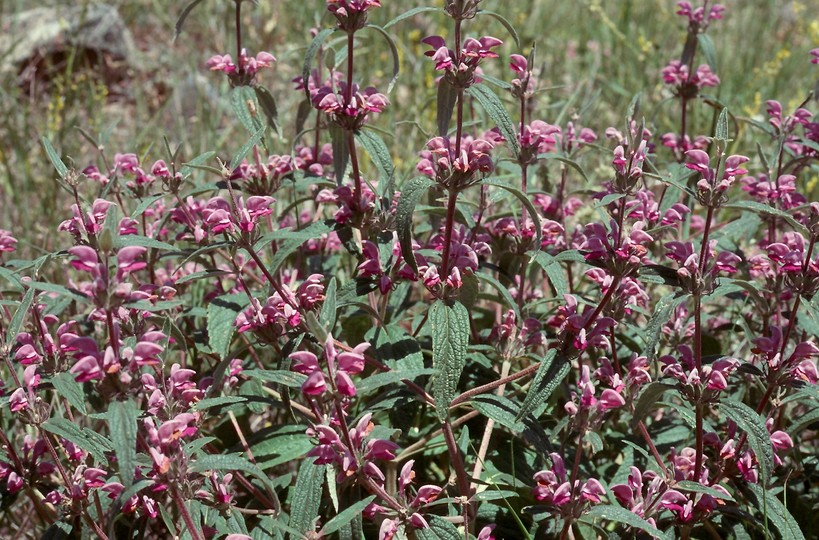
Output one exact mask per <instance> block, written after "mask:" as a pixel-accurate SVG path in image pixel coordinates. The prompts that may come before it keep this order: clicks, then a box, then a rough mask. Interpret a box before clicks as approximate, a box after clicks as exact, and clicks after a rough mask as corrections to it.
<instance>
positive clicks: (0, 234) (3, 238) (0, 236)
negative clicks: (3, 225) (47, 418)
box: [0, 229, 17, 253]
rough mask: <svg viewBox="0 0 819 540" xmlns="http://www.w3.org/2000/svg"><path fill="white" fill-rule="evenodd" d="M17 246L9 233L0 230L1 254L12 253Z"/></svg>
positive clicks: (15, 240)
mask: <svg viewBox="0 0 819 540" xmlns="http://www.w3.org/2000/svg"><path fill="white" fill-rule="evenodd" d="M16 245H17V239H16V238H14V237H13V236H12V235H11V232H9V231H7V230H5V229H0V253H2V252H4V251H5V252H12V251H14V250H15V249H17V248H16Z"/></svg>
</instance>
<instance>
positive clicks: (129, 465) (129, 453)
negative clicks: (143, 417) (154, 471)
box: [107, 400, 142, 488]
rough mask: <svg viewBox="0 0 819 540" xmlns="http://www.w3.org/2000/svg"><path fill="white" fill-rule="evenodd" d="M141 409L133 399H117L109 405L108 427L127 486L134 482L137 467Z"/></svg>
mask: <svg viewBox="0 0 819 540" xmlns="http://www.w3.org/2000/svg"><path fill="white" fill-rule="evenodd" d="M141 412H142V411H140V410H139V409H138V408H137V406H136V405H135V404H134V402H133V401H130V400H128V401H115V402H113V403H111V405H109V406H108V416H107V418H108V429H109V430H110V431H111V443H112V444H113V446H114V453H115V454H116V455H117V463H118V464H119V475H120V480H121V481H122V485H124V486H125V487H126V488H128V487H130V486H131V484H133V483H134V471H135V469H136V440H137V418H139V415H140V413H141Z"/></svg>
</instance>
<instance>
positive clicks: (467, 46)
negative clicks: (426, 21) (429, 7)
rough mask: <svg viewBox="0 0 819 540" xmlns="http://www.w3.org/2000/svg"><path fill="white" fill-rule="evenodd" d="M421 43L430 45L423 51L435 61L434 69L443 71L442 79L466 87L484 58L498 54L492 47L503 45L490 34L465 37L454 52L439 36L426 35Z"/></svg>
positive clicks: (459, 86)
mask: <svg viewBox="0 0 819 540" xmlns="http://www.w3.org/2000/svg"><path fill="white" fill-rule="evenodd" d="M421 42H422V43H424V44H426V45H429V46H430V47H432V50H429V51H427V52H425V53H424V54H425V55H426V56H429V57H431V58H432V60H433V62H435V70H436V71H443V72H444V81H446V84H450V85H452V86H453V87H455V88H460V89H463V88H468V87H469V86H471V85H472V84H473V83H474V82H475V75H476V73H478V70H479V69H480V68H479V66H480V64H481V62H482V61H483V60H484V59H485V58H497V57H498V54H497V53H496V52H494V51H493V50H492V49H494V48H496V47H499V46H501V45H503V41H501V40H499V39H498V38H495V37H492V36H483V37H482V38H480V39H475V38H471V37H470V38H466V39H465V40H464V42H463V45H462V48H461V50H460V51H458V52H456V51H454V50H453V49H450V48H448V47H447V44H446V40H445V39H444V38H442V37H441V36H428V37H425V38H424V39H422V40H421Z"/></svg>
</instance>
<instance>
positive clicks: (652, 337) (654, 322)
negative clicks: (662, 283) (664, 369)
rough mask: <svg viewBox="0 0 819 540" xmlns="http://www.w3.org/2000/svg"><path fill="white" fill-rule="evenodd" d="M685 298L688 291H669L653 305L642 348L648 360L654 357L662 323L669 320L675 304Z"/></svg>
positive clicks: (680, 302)
mask: <svg viewBox="0 0 819 540" xmlns="http://www.w3.org/2000/svg"><path fill="white" fill-rule="evenodd" d="M686 298H688V293H685V294H681V295H678V294H677V293H670V294H667V295H665V296H663V297H662V298H660V300H659V302H657V304H656V305H655V306H654V314H653V315H652V316H651V318H650V319H649V320H648V324H647V325H646V333H645V340H646V346H645V349H643V356H645V357H646V358H648V361H649V362H651V361H652V360H654V358H656V355H657V351H656V348H657V343H659V342H660V335H661V334H662V329H663V325H664V324H665V323H667V322H668V321H670V320H671V316H672V315H673V314H674V310H675V309H677V306H679V305H680V304H682V303H683V302H684V301H685V300H686Z"/></svg>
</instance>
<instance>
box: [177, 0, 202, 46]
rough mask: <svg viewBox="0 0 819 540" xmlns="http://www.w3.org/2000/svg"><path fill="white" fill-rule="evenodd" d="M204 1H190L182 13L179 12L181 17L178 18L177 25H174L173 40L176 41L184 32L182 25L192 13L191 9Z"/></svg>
mask: <svg viewBox="0 0 819 540" xmlns="http://www.w3.org/2000/svg"><path fill="white" fill-rule="evenodd" d="M200 3H202V0H193V1H192V2H190V3H188V5H187V6H185V8H184V9H183V10H182V13H180V14H179V18H178V19H176V25H175V26H174V33H173V40H174V41H176V38H178V37H179V34H181V33H182V26H183V25H184V24H185V19H187V18H188V15H190V14H191V11H193V9H194V8H195V7H196V6H198V5H199V4H200Z"/></svg>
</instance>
